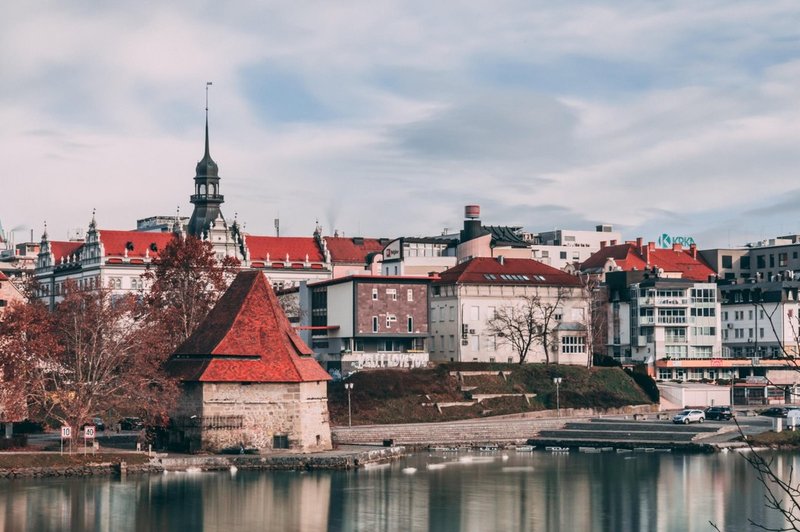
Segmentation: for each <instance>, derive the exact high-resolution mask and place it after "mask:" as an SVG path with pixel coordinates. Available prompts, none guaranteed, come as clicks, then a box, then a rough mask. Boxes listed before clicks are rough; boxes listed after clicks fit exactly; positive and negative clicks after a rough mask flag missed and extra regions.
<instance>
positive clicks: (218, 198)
mask: <svg viewBox="0 0 800 532" xmlns="http://www.w3.org/2000/svg"><path fill="white" fill-rule="evenodd" d="M189 200H190V201H191V202H192V203H197V202H204V201H210V202H214V203H222V202H223V201H225V196H223V195H222V194H192V195H191V196H190V198H189Z"/></svg>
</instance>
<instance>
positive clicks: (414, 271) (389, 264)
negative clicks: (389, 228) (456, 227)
mask: <svg viewBox="0 0 800 532" xmlns="http://www.w3.org/2000/svg"><path fill="white" fill-rule="evenodd" d="M457 243H458V238H457V237H456V236H455V235H443V236H441V237H401V238H396V239H394V240H392V241H391V242H389V244H387V245H386V247H385V248H384V249H383V262H382V264H381V275H400V276H421V277H427V276H428V275H429V274H431V273H439V272H443V271H444V270H446V269H448V268H452V267H453V266H455V265H456V245H457Z"/></svg>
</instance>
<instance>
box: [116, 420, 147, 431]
mask: <svg viewBox="0 0 800 532" xmlns="http://www.w3.org/2000/svg"><path fill="white" fill-rule="evenodd" d="M119 428H120V430H142V429H143V428H144V422H143V421H142V420H141V419H140V418H138V417H124V418H122V419H120V420H119Z"/></svg>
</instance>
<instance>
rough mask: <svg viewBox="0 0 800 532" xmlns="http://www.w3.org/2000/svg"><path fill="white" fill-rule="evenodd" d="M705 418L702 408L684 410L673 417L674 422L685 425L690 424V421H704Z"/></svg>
mask: <svg viewBox="0 0 800 532" xmlns="http://www.w3.org/2000/svg"><path fill="white" fill-rule="evenodd" d="M705 420H706V415H705V414H704V413H703V411H702V410H683V411H682V412H678V413H677V414H676V415H675V416H673V417H672V422H673V423H683V424H684V425H688V424H689V423H693V422H695V421H696V422H697V423H702V422H703V421H705Z"/></svg>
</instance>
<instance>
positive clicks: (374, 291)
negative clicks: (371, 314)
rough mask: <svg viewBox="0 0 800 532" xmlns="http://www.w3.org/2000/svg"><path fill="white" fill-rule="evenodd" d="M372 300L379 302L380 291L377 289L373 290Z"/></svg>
mask: <svg viewBox="0 0 800 532" xmlns="http://www.w3.org/2000/svg"><path fill="white" fill-rule="evenodd" d="M372 300H373V301H377V300H378V289H377V288H373V289H372Z"/></svg>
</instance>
